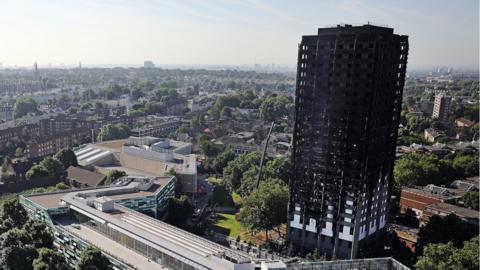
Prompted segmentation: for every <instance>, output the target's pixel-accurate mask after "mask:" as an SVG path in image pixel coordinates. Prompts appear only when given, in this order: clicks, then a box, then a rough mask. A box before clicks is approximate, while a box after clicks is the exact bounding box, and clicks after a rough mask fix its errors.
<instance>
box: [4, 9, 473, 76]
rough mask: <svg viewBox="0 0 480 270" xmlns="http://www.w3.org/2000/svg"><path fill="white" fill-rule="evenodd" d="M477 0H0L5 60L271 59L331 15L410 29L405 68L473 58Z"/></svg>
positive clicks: (280, 58) (284, 57) (287, 59)
mask: <svg viewBox="0 0 480 270" xmlns="http://www.w3.org/2000/svg"><path fill="white" fill-rule="evenodd" d="M478 14H479V1H478V0H429V1H427V0H392V1H387V0H377V1H374V0H364V1H363V0H331V1H330V0H310V1H306V0H305V1H303V0H295V1H294V0H291V1H284V0H270V1H267V0H265V1H262V0H184V1H183V0H168V1H167V0H0V35H1V36H0V62H1V63H3V65H4V66H7V65H22V66H27V65H28V66H30V65H32V63H33V62H34V61H38V63H39V65H47V64H48V63H52V64H54V65H57V64H59V63H64V64H65V65H76V64H77V63H78V62H79V61H82V63H83V64H84V65H97V64H136V65H138V64H142V63H143V61H144V60H152V61H153V62H154V63H156V64H159V65H162V64H239V65H253V64H254V63H261V64H265V63H276V64H288V65H295V63H296V55H297V44H298V42H299V41H300V38H301V36H302V35H307V34H315V33H316V29H317V28H318V27H324V26H327V25H335V24H338V23H353V24H362V23H366V22H367V21H370V22H374V23H379V24H387V25H389V26H390V27H393V28H395V32H396V33H400V34H406V35H409V36H410V48H411V50H410V56H409V66H410V67H415V66H416V67H418V66H430V65H437V64H438V65H470V66H478V61H479V26H478V24H479V21H478V20H479V18H478V16H479V15H478Z"/></svg>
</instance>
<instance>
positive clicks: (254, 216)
mask: <svg viewBox="0 0 480 270" xmlns="http://www.w3.org/2000/svg"><path fill="white" fill-rule="evenodd" d="M287 204H288V187H287V185H285V184H284V183H283V182H282V181H280V180H268V181H265V182H262V183H261V184H260V186H259V188H258V189H257V190H255V191H253V192H252V193H251V194H250V195H249V196H248V197H247V198H246V199H245V200H244V204H243V207H242V209H241V211H240V218H241V219H240V221H241V223H242V224H243V225H244V226H245V227H246V228H248V230H249V231H251V232H259V231H262V230H264V231H265V235H266V238H267V240H268V231H269V230H272V229H274V228H276V229H277V232H280V230H279V226H280V225H281V224H283V223H285V222H286V215H285V213H286V212H287Z"/></svg>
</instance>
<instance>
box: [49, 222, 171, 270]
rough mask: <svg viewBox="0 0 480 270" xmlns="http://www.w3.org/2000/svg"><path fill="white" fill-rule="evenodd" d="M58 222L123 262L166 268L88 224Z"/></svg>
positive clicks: (150, 269) (147, 269) (147, 268)
mask: <svg viewBox="0 0 480 270" xmlns="http://www.w3.org/2000/svg"><path fill="white" fill-rule="evenodd" d="M62 223H63V224H62ZM58 224H59V225H61V226H62V228H64V229H66V230H67V231H69V232H70V233H72V234H74V235H76V236H77V237H79V238H81V239H83V240H84V241H87V242H89V243H92V244H93V245H95V246H96V247H98V248H100V249H101V250H104V251H106V252H107V253H109V254H114V256H115V257H117V258H119V260H120V261H121V262H123V263H126V264H128V265H131V266H133V267H135V268H136V269H142V270H162V269H166V268H164V267H162V266H161V265H160V264H157V263H155V262H153V261H149V260H147V259H145V257H144V256H142V255H140V254H138V253H137V252H135V251H133V250H131V249H129V248H127V247H125V246H123V245H121V244H120V243H118V242H115V241H114V240H112V239H110V238H108V237H106V236H104V235H102V234H100V233H98V232H96V231H94V230H92V229H91V228H89V227H88V226H85V225H82V224H75V225H76V226H75V227H77V228H80V229H77V228H75V227H73V226H72V225H73V224H74V223H69V222H59V223H58Z"/></svg>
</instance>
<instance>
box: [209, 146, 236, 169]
mask: <svg viewBox="0 0 480 270" xmlns="http://www.w3.org/2000/svg"><path fill="white" fill-rule="evenodd" d="M234 159H235V154H233V152H232V151H230V149H227V150H225V151H223V152H222V153H221V154H220V155H218V156H217V157H215V159H214V160H213V162H212V167H213V169H214V170H215V172H216V173H219V174H223V169H224V168H225V167H226V166H227V164H228V162H230V161H232V160H234Z"/></svg>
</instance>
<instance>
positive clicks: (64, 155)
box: [54, 148, 78, 169]
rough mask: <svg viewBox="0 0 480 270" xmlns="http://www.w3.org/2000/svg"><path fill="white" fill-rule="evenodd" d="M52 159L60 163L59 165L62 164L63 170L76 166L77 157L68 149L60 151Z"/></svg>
mask: <svg viewBox="0 0 480 270" xmlns="http://www.w3.org/2000/svg"><path fill="white" fill-rule="evenodd" d="M54 157H55V159H57V160H58V161H60V163H62V165H63V167H64V168H65V169H68V167H70V166H77V165H78V162H77V156H76V155H75V153H74V152H73V151H72V149H69V148H65V149H62V150H60V151H58V152H57V153H56V154H55V156H54Z"/></svg>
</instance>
